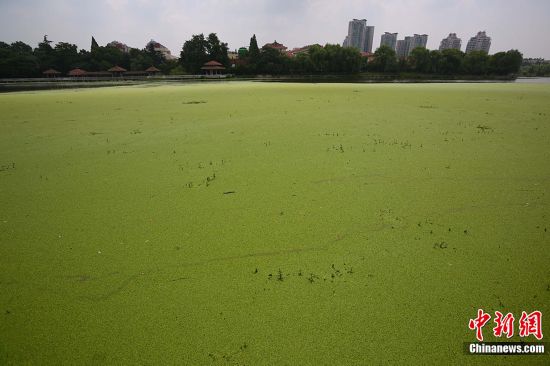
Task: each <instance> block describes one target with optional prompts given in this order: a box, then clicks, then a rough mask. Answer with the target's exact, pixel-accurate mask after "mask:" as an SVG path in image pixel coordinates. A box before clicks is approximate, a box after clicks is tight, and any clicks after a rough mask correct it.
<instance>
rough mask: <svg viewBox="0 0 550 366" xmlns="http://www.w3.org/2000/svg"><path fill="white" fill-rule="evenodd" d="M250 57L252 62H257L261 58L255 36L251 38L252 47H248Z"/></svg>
mask: <svg viewBox="0 0 550 366" xmlns="http://www.w3.org/2000/svg"><path fill="white" fill-rule="evenodd" d="M248 57H249V58H250V61H251V62H256V61H257V60H258V58H259V57H260V49H259V48H258V41H257V40H256V35H255V34H254V35H253V36H252V38H250V45H249V46H248Z"/></svg>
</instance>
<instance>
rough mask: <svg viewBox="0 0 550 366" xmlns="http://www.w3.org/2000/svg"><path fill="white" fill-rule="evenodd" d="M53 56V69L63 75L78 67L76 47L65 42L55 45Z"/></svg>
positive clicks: (78, 58) (78, 59)
mask: <svg viewBox="0 0 550 366" xmlns="http://www.w3.org/2000/svg"><path fill="white" fill-rule="evenodd" d="M53 55H54V60H55V63H54V68H55V69H56V70H57V71H60V72H62V73H64V74H65V73H67V72H68V71H69V70H71V69H72V68H74V67H76V66H79V63H80V60H81V58H80V55H79V54H78V49H77V47H76V45H74V44H70V43H66V42H59V43H58V44H56V45H55V48H54V50H53Z"/></svg>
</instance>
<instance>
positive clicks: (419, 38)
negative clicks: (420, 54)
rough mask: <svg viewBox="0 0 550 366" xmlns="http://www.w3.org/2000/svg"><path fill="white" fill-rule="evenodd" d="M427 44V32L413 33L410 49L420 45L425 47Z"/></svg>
mask: <svg viewBox="0 0 550 366" xmlns="http://www.w3.org/2000/svg"><path fill="white" fill-rule="evenodd" d="M427 44H428V35H427V34H415V35H414V36H413V40H412V45H411V50H410V51H412V50H414V49H415V48H416V47H422V48H426V45H427ZM410 51H409V53H411V52H410Z"/></svg>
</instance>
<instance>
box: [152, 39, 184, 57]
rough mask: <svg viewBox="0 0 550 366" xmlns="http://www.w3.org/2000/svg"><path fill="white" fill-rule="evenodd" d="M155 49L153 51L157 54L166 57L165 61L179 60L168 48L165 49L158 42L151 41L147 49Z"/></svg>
mask: <svg viewBox="0 0 550 366" xmlns="http://www.w3.org/2000/svg"><path fill="white" fill-rule="evenodd" d="M151 46H152V47H153V50H155V51H157V52H160V53H162V55H163V56H164V58H165V59H167V60H175V59H177V57H176V56H173V55H172V53H171V52H170V50H169V49H168V48H166V47H164V46H163V45H161V44H160V43H158V42H156V41H155V40H153V39H152V40H150V41H149V42H148V43H147V44H146V45H145V48H149V47H151Z"/></svg>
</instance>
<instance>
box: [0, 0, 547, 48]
mask: <svg viewBox="0 0 550 366" xmlns="http://www.w3.org/2000/svg"><path fill="white" fill-rule="evenodd" d="M353 18H358V19H362V18H365V19H367V24H368V25H374V26H375V35H374V47H375V48H377V47H378V45H379V43H380V35H381V34H382V33H383V32H385V31H389V32H392V33H393V32H398V33H399V36H398V37H399V39H402V38H403V37H404V36H405V35H412V34H413V33H426V34H428V35H429V39H428V48H430V49H435V48H437V47H439V42H440V41H441V39H442V38H444V37H446V36H447V35H448V34H449V33H450V32H454V33H457V35H458V36H459V37H460V38H462V50H464V49H465V47H466V43H467V42H468V39H469V38H470V37H472V36H473V35H475V34H476V33H477V32H478V31H480V30H485V31H487V34H488V35H489V36H490V37H492V45H491V51H490V53H495V52H498V51H506V50H509V49H512V48H516V49H519V50H520V51H522V52H523V53H524V56H525V57H545V58H547V59H550V36H549V35H550V0H94V1H76V0H13V1H12V0H0V40H1V41H4V42H8V43H11V42H13V41H16V40H21V41H24V42H25V43H28V44H30V45H31V46H33V47H35V46H36V45H37V43H38V42H40V41H41V40H42V37H43V35H44V34H47V35H48V37H49V39H50V40H52V41H54V42H60V41H65V42H70V43H76V44H77V45H78V47H79V48H85V49H89V48H90V39H91V36H92V35H93V36H94V37H95V38H96V40H97V41H98V43H99V44H100V45H105V44H106V43H108V42H110V41H113V40H118V41H121V42H123V43H126V44H127V45H129V46H131V47H137V48H143V47H145V44H146V43H147V42H148V41H149V40H150V39H155V40H157V41H158V42H160V43H162V44H164V45H165V46H167V47H168V48H170V49H171V50H172V53H173V54H175V55H179V52H180V50H181V47H182V45H183V42H184V41H185V40H187V39H189V38H190V37H191V35H193V34H198V33H205V34H207V33H211V32H215V33H217V34H218V36H219V37H220V39H221V40H222V41H224V42H227V43H229V47H230V49H236V48H238V47H241V46H248V43H249V40H250V37H251V35H252V33H255V34H256V36H257V38H258V43H259V44H260V47H261V46H262V45H263V44H265V43H267V42H272V41H274V40H277V41H278V42H281V43H283V44H285V45H286V46H288V47H290V48H292V47H297V46H303V45H306V44H312V43H320V44H325V43H339V44H341V43H342V41H343V40H344V37H345V35H346V33H347V27H348V21H349V20H351V19H353Z"/></svg>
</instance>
